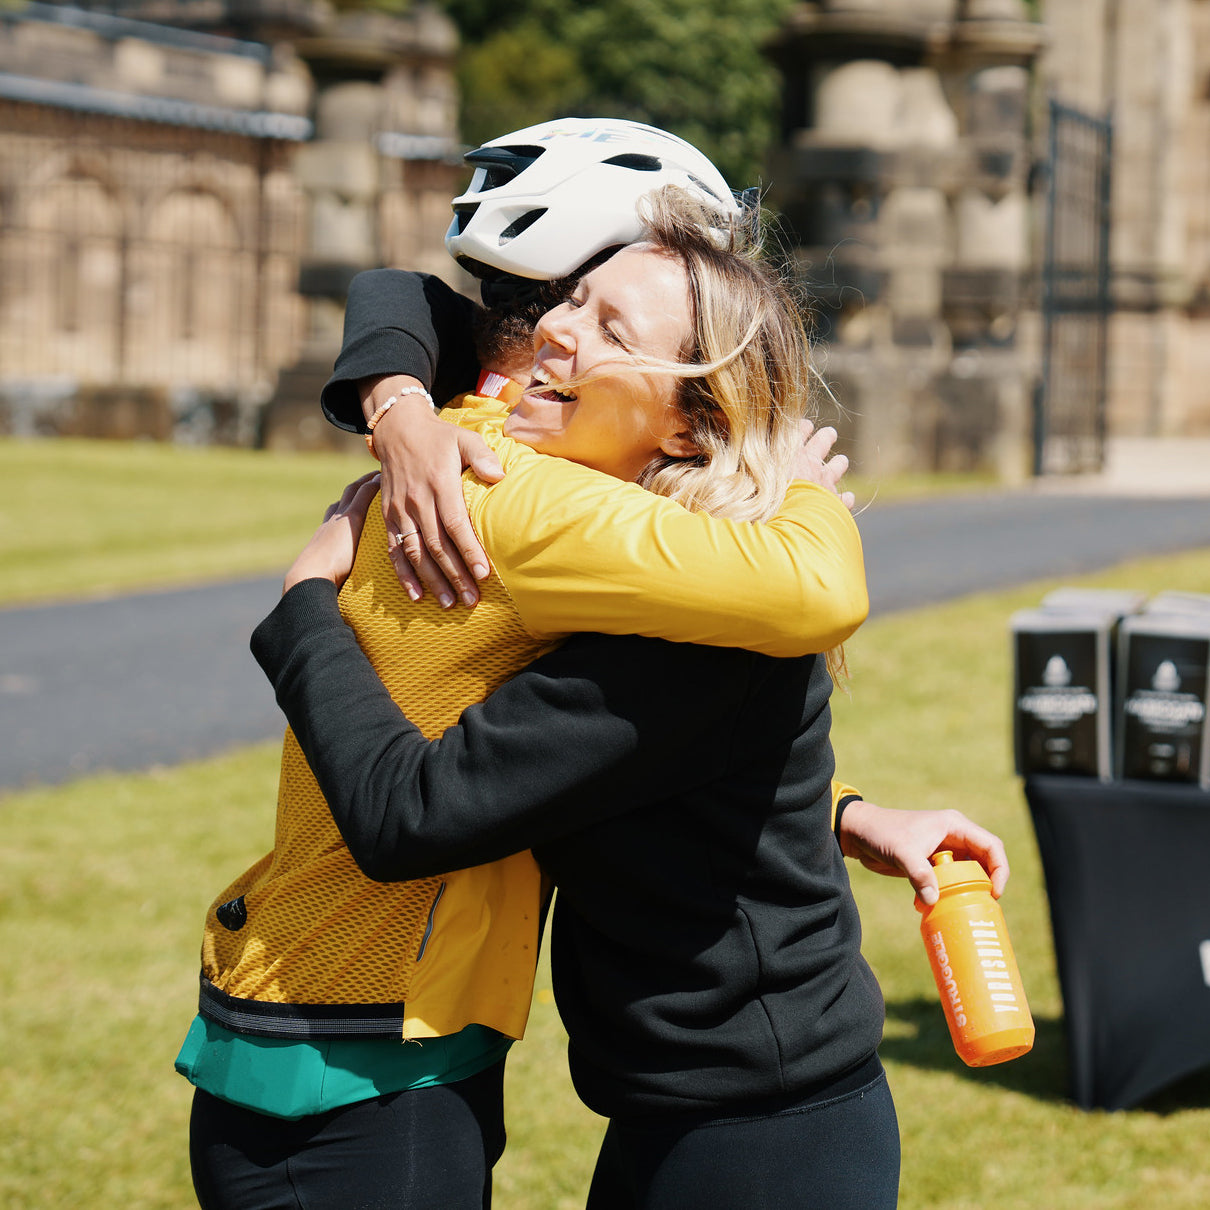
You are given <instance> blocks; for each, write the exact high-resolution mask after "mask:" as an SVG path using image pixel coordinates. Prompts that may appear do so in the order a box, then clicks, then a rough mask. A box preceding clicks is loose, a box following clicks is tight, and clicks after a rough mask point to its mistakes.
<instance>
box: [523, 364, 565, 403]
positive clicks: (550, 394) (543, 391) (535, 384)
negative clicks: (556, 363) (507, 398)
mask: <svg viewBox="0 0 1210 1210" xmlns="http://www.w3.org/2000/svg"><path fill="white" fill-rule="evenodd" d="M528 394H530V395H536V396H537V397H538V398H539V399H550V400H553V401H554V402H555V403H574V402H575V401H576V398H577V396H575V395H573V394H572V393H571V392H569V391H560V390H559V389H558V387H556V386H554V385H553V384H552V383H551V377H550V375H549V374H548V373H547V372H546V371H545V370H543V369H542V368H541V367H539V366H535V367H534V376H533V381H531V382H530V384H529V390H528Z"/></svg>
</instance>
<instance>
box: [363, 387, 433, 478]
mask: <svg viewBox="0 0 1210 1210" xmlns="http://www.w3.org/2000/svg"><path fill="white" fill-rule="evenodd" d="M404 395H423V396H424V397H425V399H427V400H428V401H429V407H435V406H436V405H435V404H434V403H433V397H432V395H430V394H429V393H428V391H426V390H425V389H424V387H400V389H399V390H398V391H396V392H395V394H394V395H392V396H390V398H388V399H387V400H386V401H385V402H384V403H383V404H381V405H380V406H379V407H378V408H377V409H375V412H374V415H373V416H371V417H370V418H369V420H367V421H366V429H367V432H366V448H367V449H368V450H369V451H370V453H371V454H373V455H374V457H375V458H377V457H378V452H377V451H376V450H375V449H374V426H375V425H376V424H377V423H378V422H379V421H380V420H381V419H382V418H383V417H384V416H385V415H386V414H387V412H389V411H390V410H391V408H392V407H394V406H395V404H397V403H398V402H399V401H400V399H402V398H403V397H404ZM380 461H381V459H380Z"/></svg>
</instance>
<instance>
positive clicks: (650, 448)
mask: <svg viewBox="0 0 1210 1210" xmlns="http://www.w3.org/2000/svg"><path fill="white" fill-rule="evenodd" d="M689 313H690V300H689V282H688V277H687V276H686V273H685V268H684V266H683V265H682V264H681V263H680V261H678V260H676V259H674V258H672V257H670V256H668V255H667V254H665V253H663V252H659V251H657V250H655V249H653V248H651V247H648V246H644V245H634V246H631V247H629V248H623V249H622V251H620V252H618V253H617V254H616V255H615V256H613V257H611V258H610V259H609V260H607V261H606V262H605V263H604V264H603V265H601V266H600V267H599V268H597V269H594V270H593V271H592V272H591V273H589V274H588V275H587V276H586V277H584V278H583V279H582V280H581V281H580V284H579V285H578V286H577V288H576V290H575V292H574V293H573V294H572V297H571V298H570V299H569V300H568V301H567V302H565V303H563V304H561V305H560V306H558V307H555V309H554V310H553V311H548V312H547V313H546V314H545V315H544V316H543V317H542V319H541V320H539V322H538V326H537V328H536V330H535V332H534V375H533V381H532V382H531V383H530V385H529V387H528V389H527V390H526V391H525V393H524V394H523V395H522V396H521V399H520V400H519V402H518V403H517V404H516V406H515V407H514V408H513V410H512V412H511V413H510V415H509V417H508V420H507V421H506V423H505V425H504V431H505V433H506V434H507V435H508V436H509V437H512V438H513V439H514V440H516V441H520V442H523V443H524V444H525V445H528V446H532V447H533V448H534V449H536V450H540V451H541V452H542V453H544V454H554V455H557V456H558V457H560V458H567V459H569V460H570V461H572V462H579V463H582V464H583V465H584V466H591V467H593V468H594V469H596V470H599V471H604V472H605V473H606V474H610V475H614V476H616V477H617V478H619V479H626V480H633V479H635V478H636V477H637V476H638V475H639V473H640V472H641V471H642V470H643V468H644V467H646V466H647V465H648V463H650V462H651V461H652V459H653V458H655V457H656V456H657V455H658V454H660V453H665V454H672V455H673V456H674V457H678V458H684V457H688V456H690V455H691V454H693V453H695V452H696V449H695V447H694V445H693V443H692V442H691V441H690V440H689V438H688V437H687V436H686V435H685V434H684V433H683V431H682V430H683V429H684V427H685V425H684V420H683V419H682V417H681V415H680V412H679V411H678V409H677V407H676V403H675V395H676V389H677V381H678V380H677V378H676V376H675V375H673V374H669V373H658V372H649V373H643V372H636V371H634V370H633V369H631V370H629V371H628V372H625V373H619V372H618V371H619V370H622V369H623V368H624V367H634V366H637V365H641V364H642V363H643V362H644V361H647V360H652V361H663V362H675V361H680V360H682V359H683V356H684V350H685V348H686V346H687V345H688V344H689V343H690V338H691V336H692V332H691V329H690V320H689ZM572 378H576V379H581V378H587V379H589V381H584V382H580V384H579V385H578V386H573V387H572V388H571V389H570V390H569V391H568V392H567V393H561V392H560V391H558V390H557V389H555V388H556V387H557V386H558V385H559V384H560V383H565V382H567V381H568V380H570V379H572Z"/></svg>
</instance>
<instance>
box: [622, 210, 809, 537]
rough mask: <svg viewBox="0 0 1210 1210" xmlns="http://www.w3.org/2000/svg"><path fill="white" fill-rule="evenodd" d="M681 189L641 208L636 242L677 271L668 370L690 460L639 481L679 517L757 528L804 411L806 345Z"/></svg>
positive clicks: (744, 248)
mask: <svg viewBox="0 0 1210 1210" xmlns="http://www.w3.org/2000/svg"><path fill="white" fill-rule="evenodd" d="M708 221H709V220H708V217H707V216H706V215H704V214H703V212H702V210H701V209H700V208H699V207H698V206H697V205H696V203H695V202H694V201H693V200H692V198H690V197H689V196H688V195H687V194H686V193H685V192H684V191H683V190H679V189H676V188H674V187H672V186H668V187H666V188H664V189H662V190H660V191H659V192H658V193H656V194H654V195H653V196H652V198H651V199H650V202H649V213H648V215H647V222H646V232H645V238H644V242H645V243H647V244H649V245H651V247H652V248H653V249H654V250H656V251H657V252H661V253H663V254H664V255H667V256H669V257H671V258H673V259H675V260H677V261H679V262H680V263H681V265H683V267H684V269H685V273H686V276H687V277H688V281H689V296H690V305H691V311H692V313H691V315H690V317H689V318H690V327H691V332H692V336H691V338H690V341H689V342H688V347H687V348H685V349H684V350H683V353H684V359H683V361H682V362H680V363H678V364H663V363H659V364H656V365H655V366H653V365H652V363H650V362H646V363H644V368H645V369H648V370H650V369H652V368H656V369H660V370H664V371H667V372H670V373H674V374H675V375H676V376H677V378H678V388H677V394H676V405H677V408H678V410H679V411H680V413H681V416H682V418H683V419H684V422H685V427H686V431H687V433H688V434H689V436H690V437H691V438H692V439H693V442H694V444H695V445H696V446H697V448H698V450H699V451H700V452H699V453H698V454H697V455H695V456H692V457H689V458H676V457H672V456H670V455H660V456H658V457H657V458H655V459H654V460H653V461H652V462H651V463H650V464H649V465H648V466H647V467H646V468H645V469H644V470H643V471H642V473H641V474H640V475H639V477H638V482H639V483H640V484H641V485H642V486H643V487H645V488H647V489H648V490H649V491H652V492H655V493H656V494H657V495H661V496H669V497H671V498H672V499H674V500H677V501H678V502H679V503H681V504H683V505H684V506H685V507H686V508H690V509H693V510H695V511H699V512H708V513H711V514H713V515H714V516H721V517H730V518H731V519H733V520H736V521H764V520H767V519H768V518H769V517H771V516H772V515H773V514H774V513H775V512H776V511H777V509H778V508H779V507H780V505H781V502H782V499H783V498H784V497H785V494H786V488H787V487H788V486H789V479H790V464H791V460H792V458H793V455H794V451H795V449H796V448H797V447H798V445H799V444H800V443H801V441H802V433H801V430H800V428H799V421H800V420H803V419H805V418H807V417H808V416H809V415H810V413H811V410H812V403H813V399H812V394H811V391H810V382H811V363H810V345H809V341H808V338H807V334H806V331H805V329H804V326H803V318H802V310H801V309H800V307H799V305H798V303H797V301H796V300H795V298H794V297H793V295H792V293H791V292H790V290H789V289H788V288H787V286H786V285H785V283H784V281H783V280H782V278H781V277H780V276H779V275H778V274H777V273H775V272H774V271H773V270H772V269H771V268H770V267H768V265H766V264H765V263H764V262H763V261H762V259H761V258H760V253H759V249H758V248H757V247H756V246H755V245H748V244H745V243H744V242H743V239H742V237H741V234H740V233H739V231H738V230H737V229H732V230H730V231H727V232H720V231H719V230H718V229H717V228H713V229H711V228H710V227H709V226H708Z"/></svg>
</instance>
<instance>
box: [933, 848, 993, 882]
mask: <svg viewBox="0 0 1210 1210" xmlns="http://www.w3.org/2000/svg"><path fill="white" fill-rule="evenodd" d="M931 860H932V863H933V868H934V869H935V870H936V871H937V885H938V887H939V888H940V889H941V890H943V891H944V890H946V889H947V888H949V887H957V886H961V885H967V886H970V885H975V886H988V887H990V886H991V881H992V880H991V879H990V878H989V877H988V876H987V871H986V870H985V869H984V868H983V867H982V866H981V865H980V864H979V863H978V862H977V861H955V860H954V855H953V853H952V852H950V850H949V849H942V850H941V851H940V852H937V853H934V854H933V856H932V858H931Z"/></svg>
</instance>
